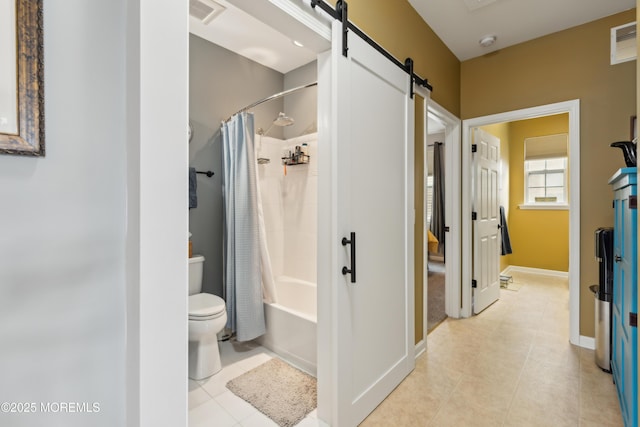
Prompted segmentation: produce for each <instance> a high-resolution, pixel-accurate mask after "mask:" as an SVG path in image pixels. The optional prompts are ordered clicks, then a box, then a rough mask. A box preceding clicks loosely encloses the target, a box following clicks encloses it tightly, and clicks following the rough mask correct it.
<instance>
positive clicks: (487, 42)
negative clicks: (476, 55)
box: [478, 35, 497, 47]
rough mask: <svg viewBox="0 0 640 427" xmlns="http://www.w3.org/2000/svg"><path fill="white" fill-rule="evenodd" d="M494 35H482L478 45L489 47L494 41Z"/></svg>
mask: <svg viewBox="0 0 640 427" xmlns="http://www.w3.org/2000/svg"><path fill="white" fill-rule="evenodd" d="M496 38H497V37H496V36H493V35H491V36H484V37H483V38H481V39H480V40H479V41H478V43H480V46H482V47H489V46H491V45H492V44H494V43H495V42H496Z"/></svg>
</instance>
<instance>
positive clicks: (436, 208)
mask: <svg viewBox="0 0 640 427" xmlns="http://www.w3.org/2000/svg"><path fill="white" fill-rule="evenodd" d="M442 149H443V145H442V143H441V142H436V143H435V144H434V145H433V205H432V207H431V224H430V225H429V229H430V230H431V232H432V233H433V235H434V236H436V238H437V239H438V242H439V243H438V252H440V253H444V158H443V157H444V156H443V152H442Z"/></svg>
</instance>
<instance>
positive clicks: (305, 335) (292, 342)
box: [257, 276, 318, 376]
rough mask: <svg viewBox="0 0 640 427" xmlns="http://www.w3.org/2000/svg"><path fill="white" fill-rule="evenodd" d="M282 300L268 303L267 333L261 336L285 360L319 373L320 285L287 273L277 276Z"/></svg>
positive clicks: (265, 310) (260, 339) (277, 287)
mask: <svg viewBox="0 0 640 427" xmlns="http://www.w3.org/2000/svg"><path fill="white" fill-rule="evenodd" d="M275 285H276V292H277V296H278V303H276V304H268V303H265V304H264V315H265V320H266V323H267V333H266V334H264V335H263V336H261V337H260V338H258V339H257V341H258V342H259V343H260V344H261V345H262V346H264V347H266V348H268V349H269V350H271V351H273V352H274V353H276V354H277V355H278V356H280V357H281V358H283V359H284V360H286V361H288V362H290V363H291V364H293V365H295V366H297V367H299V368H301V369H302V370H304V371H306V372H308V373H310V374H312V375H313V376H315V375H316V372H317V366H318V362H317V348H318V344H317V340H316V336H317V333H316V325H317V306H316V284H315V283H311V282H306V281H304V280H300V279H295V278H292V277H287V276H280V277H277V278H276V279H275Z"/></svg>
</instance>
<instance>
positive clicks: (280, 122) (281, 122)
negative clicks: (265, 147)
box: [273, 113, 295, 126]
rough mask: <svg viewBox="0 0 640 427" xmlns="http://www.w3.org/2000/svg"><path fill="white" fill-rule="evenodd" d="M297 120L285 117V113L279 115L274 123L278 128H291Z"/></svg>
mask: <svg viewBox="0 0 640 427" xmlns="http://www.w3.org/2000/svg"><path fill="white" fill-rule="evenodd" d="M294 122H295V120H293V119H292V118H291V117H289V116H287V115H285V114H284V113H280V114H278V117H276V119H275V120H274V121H273V124H274V125H276V126H291V125H292V124H293V123H294Z"/></svg>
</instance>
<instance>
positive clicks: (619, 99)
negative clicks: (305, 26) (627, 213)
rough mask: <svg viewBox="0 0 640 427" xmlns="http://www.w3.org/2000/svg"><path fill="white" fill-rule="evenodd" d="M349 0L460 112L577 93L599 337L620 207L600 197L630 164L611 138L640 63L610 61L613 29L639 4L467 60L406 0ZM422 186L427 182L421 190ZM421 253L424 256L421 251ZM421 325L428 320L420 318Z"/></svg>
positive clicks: (468, 114)
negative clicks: (599, 237) (606, 266)
mask: <svg viewBox="0 0 640 427" xmlns="http://www.w3.org/2000/svg"><path fill="white" fill-rule="evenodd" d="M332 3H333V4H335V2H332ZM348 4H349V16H350V19H351V20H352V21H353V22H354V23H355V24H356V25H358V26H359V27H360V28H362V30H364V31H365V32H366V33H367V34H369V35H370V36H371V37H372V38H373V39H375V40H376V41H377V42H378V43H380V44H381V45H382V46H383V47H385V48H386V49H387V50H388V51H389V52H391V53H392V54H393V55H394V56H395V57H397V58H398V59H400V60H404V58H406V57H408V56H410V57H412V58H413V59H414V61H415V70H416V73H418V74H419V75H421V76H422V77H424V78H427V79H428V80H429V82H430V83H431V84H432V85H433V86H434V91H433V94H432V98H433V99H434V100H435V101H436V102H438V103H439V104H440V105H442V106H443V107H444V108H446V109H447V110H449V111H450V112H452V113H453V114H454V115H457V116H460V117H462V118H463V119H466V118H473V117H481V116H485V115H489V114H494V113H501V112H506V111H512V110H517V109H520V108H527V107H533V106H539V105H544V104H549V103H553V102H559V101H566V100H571V99H580V102H581V104H580V108H581V114H580V116H581V117H580V119H581V125H580V132H581V140H580V145H581V147H582V148H581V151H580V157H581V164H580V167H581V172H580V181H581V198H580V199H581V200H580V209H581V225H580V241H581V244H580V275H581V279H580V283H581V287H582V288H581V292H580V301H581V304H580V334H581V335H585V336H593V335H594V312H593V303H592V301H593V296H592V295H591V293H590V292H589V290H588V284H589V283H593V282H595V281H596V280H597V265H596V263H595V262H594V261H593V230H595V229H596V228H598V227H601V226H606V225H611V224H613V213H612V212H611V209H610V208H609V204H608V203H603V201H606V200H610V199H611V190H610V188H609V186H608V185H607V180H608V178H609V177H610V176H611V175H612V174H613V173H614V172H615V170H617V169H618V168H619V167H622V166H623V165H624V162H623V161H622V156H620V154H619V153H616V152H615V151H614V150H613V149H611V148H609V143H610V142H612V141H616V140H622V139H627V138H628V136H629V135H628V133H629V117H630V116H631V115H633V114H635V111H636V105H635V104H636V61H632V62H627V63H623V64H618V65H615V66H611V65H609V31H610V28H611V27H614V26H617V25H622V24H625V23H628V22H631V21H634V20H635V19H636V11H635V10H630V11H627V12H623V13H619V14H616V15H612V16H609V17H606V18H603V19H600V20H597V21H594V22H591V23H587V24H584V25H581V26H578V27H574V28H571V29H569V30H565V31H561V32H558V33H555V34H551V35H548V36H545V37H541V38H538V39H536V40H532V41H530V42H526V43H522V44H519V45H516V46H512V47H509V48H506V49H502V50H500V51H498V52H494V53H492V54H489V55H485V56H482V57H478V58H473V59H470V60H467V61H465V62H463V63H462V64H460V62H459V61H458V60H457V58H456V57H455V55H453V53H451V52H450V51H449V49H448V48H447V47H446V46H445V45H444V44H443V43H442V41H441V40H440V39H439V37H438V36H437V35H435V33H434V32H433V31H432V30H431V28H430V27H429V26H428V25H427V24H426V23H425V22H424V21H423V20H422V19H421V18H420V16H419V15H418V14H417V12H415V10H414V9H413V8H412V7H411V5H410V4H409V3H408V1H407V0H394V1H389V0H349V2H348ZM416 135H418V133H417V132H416ZM618 151H619V150H618ZM423 191H424V189H423V188H422V183H421V182H420V186H416V194H422V192H423ZM422 232H423V230H422V229H421V228H420V225H419V226H418V227H417V230H416V236H418V235H419V236H420V238H421V237H422ZM416 259H420V260H421V259H422V257H421V254H420V257H418V254H416ZM418 269H419V266H418V265H416V270H418ZM420 269H421V266H420ZM419 286H421V284H419ZM416 301H418V299H416ZM420 308H421V304H420ZM420 314H421V311H420ZM417 318H418V315H416V319H417ZM418 331H420V332H421V331H422V324H421V323H420V324H418V323H417V322H416V332H418ZM420 337H421V334H420Z"/></svg>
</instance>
